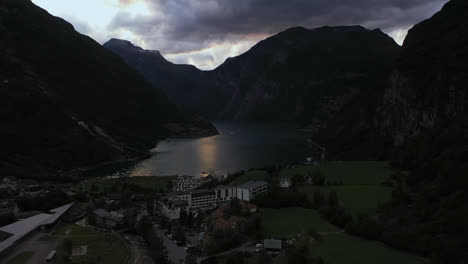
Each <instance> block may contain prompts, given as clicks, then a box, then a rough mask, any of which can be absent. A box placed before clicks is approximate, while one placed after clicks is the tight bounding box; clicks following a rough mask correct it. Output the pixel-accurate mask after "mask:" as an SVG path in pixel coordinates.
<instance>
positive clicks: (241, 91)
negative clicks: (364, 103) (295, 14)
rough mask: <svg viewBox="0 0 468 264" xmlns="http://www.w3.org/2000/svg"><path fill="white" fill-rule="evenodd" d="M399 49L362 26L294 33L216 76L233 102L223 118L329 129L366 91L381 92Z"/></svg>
mask: <svg viewBox="0 0 468 264" xmlns="http://www.w3.org/2000/svg"><path fill="white" fill-rule="evenodd" d="M398 53H399V46H398V45H397V44H396V43H395V42H394V40H393V39H392V38H390V37H389V36H387V35H385V34H384V33H382V32H381V31H380V30H378V29H376V30H368V29H365V28H363V27H361V26H350V27H322V28H317V29H312V30H308V29H305V28H300V27H296V28H291V29H288V30H286V31H284V32H281V33H279V34H277V35H275V36H273V37H270V38H268V39H266V40H264V41H261V42H260V43H258V44H257V45H255V46H254V47H253V48H252V49H251V50H249V51H248V52H246V53H245V54H242V55H241V56H239V57H236V58H232V59H230V60H228V61H226V62H225V63H224V64H222V65H221V66H220V67H219V68H217V69H216V70H215V71H214V74H215V75H216V82H217V87H219V88H218V89H221V90H225V91H229V93H230V94H231V96H230V97H229V100H228V102H227V104H226V107H225V108H224V109H223V110H222V117H225V118H234V119H250V120H262V121H290V122H300V123H301V124H302V125H304V126H305V125H311V126H310V127H323V126H326V122H327V121H328V120H329V119H330V118H332V117H333V116H334V115H335V114H336V113H337V112H339V111H340V109H342V108H343V107H344V106H345V105H347V104H348V103H350V102H352V101H353V99H354V98H355V97H356V96H358V95H359V94H361V93H362V92H364V91H367V90H372V89H376V88H377V87H376V86H378V85H380V84H379V80H380V79H381V78H380V77H381V75H382V74H384V73H386V72H387V71H388V70H390V69H391V67H392V65H393V62H394V61H395V59H396V58H397V56H398Z"/></svg>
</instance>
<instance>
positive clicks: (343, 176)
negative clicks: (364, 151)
mask: <svg viewBox="0 0 468 264" xmlns="http://www.w3.org/2000/svg"><path fill="white" fill-rule="evenodd" d="M311 171H320V173H321V174H322V175H323V176H324V177H325V180H326V181H334V182H339V183H342V184H346V185H379V184H381V183H383V182H384V181H385V180H387V179H388V178H389V177H390V175H392V174H393V173H394V170H393V169H392V168H391V167H390V166H389V164H388V162H383V161H347V162H328V163H325V164H320V165H317V166H315V165H302V166H297V167H295V168H293V169H285V170H282V171H281V173H280V176H281V177H291V176H293V175H294V174H301V175H306V174H307V173H308V172H311Z"/></svg>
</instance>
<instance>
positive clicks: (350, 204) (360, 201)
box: [299, 185, 392, 216]
mask: <svg viewBox="0 0 468 264" xmlns="http://www.w3.org/2000/svg"><path fill="white" fill-rule="evenodd" d="M317 188H320V190H321V191H322V192H323V194H325V195H327V194H328V192H329V191H330V190H335V191H336V194H337V195H338V200H339V201H340V204H341V205H342V206H343V207H344V208H346V209H348V210H349V212H351V214H352V215H353V216H358V215H359V214H362V213H369V212H372V211H374V210H375V209H376V208H377V206H378V205H379V204H383V203H385V202H388V201H390V199H391V198H392V188H390V187H385V186H370V185H354V186H353V185H344V186H327V187H317V186H312V185H305V186H303V187H301V188H299V191H301V192H304V193H305V194H307V196H308V197H309V199H310V201H313V192H314V190H316V189H317Z"/></svg>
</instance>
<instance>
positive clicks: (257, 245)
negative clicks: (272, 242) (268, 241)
mask: <svg viewBox="0 0 468 264" xmlns="http://www.w3.org/2000/svg"><path fill="white" fill-rule="evenodd" d="M255 247H256V248H263V244H256V245H255Z"/></svg>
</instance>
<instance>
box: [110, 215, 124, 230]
mask: <svg viewBox="0 0 468 264" xmlns="http://www.w3.org/2000/svg"><path fill="white" fill-rule="evenodd" d="M124 220H125V216H124V215H123V214H120V213H117V212H110V213H109V214H107V217H106V226H108V227H110V228H118V227H121V226H123V224H124Z"/></svg>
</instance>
